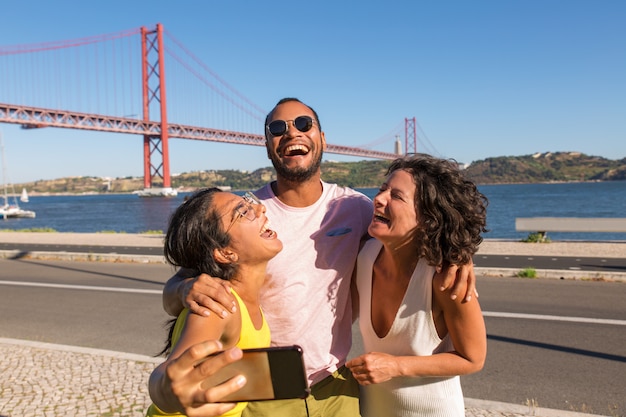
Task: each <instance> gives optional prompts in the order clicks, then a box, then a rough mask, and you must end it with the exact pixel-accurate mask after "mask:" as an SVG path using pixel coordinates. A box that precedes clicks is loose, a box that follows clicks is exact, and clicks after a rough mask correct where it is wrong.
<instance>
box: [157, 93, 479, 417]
mask: <svg viewBox="0 0 626 417" xmlns="http://www.w3.org/2000/svg"><path fill="white" fill-rule="evenodd" d="M265 138H266V150H267V155H268V157H269V159H270V160H271V161H272V165H273V166H274V168H275V170H276V176H277V179H276V181H274V182H271V183H270V184H267V185H266V186H264V187H262V188H261V189H259V190H258V191H257V192H255V194H256V196H257V197H258V199H259V200H260V201H261V202H262V203H263V204H264V205H265V207H266V209H267V214H268V217H269V218H271V219H272V228H273V229H275V230H276V231H277V232H278V234H279V235H280V236H281V239H282V240H283V242H284V248H283V251H282V252H281V253H279V255H278V256H276V257H275V258H274V259H272V260H271V261H270V263H269V264H268V269H267V279H266V282H265V284H264V288H263V289H262V291H261V302H262V305H263V309H264V312H265V316H266V318H267V321H268V323H269V326H270V329H271V331H272V344H273V345H277V346H282V345H292V344H296V345H300V346H301V347H302V349H303V352H304V355H305V356H304V361H305V365H306V367H307V375H308V379H309V383H310V385H311V395H310V396H309V397H308V398H307V399H306V400H304V401H303V400H282V401H266V402H258V403H250V404H249V405H248V408H247V409H246V411H245V413H244V417H245V416H255V417H259V416H272V417H276V416H278V417H280V416H285V417H287V416H288V417H294V416H296V417H297V416H303V417H304V416H320V417H321V416H342V417H343V416H358V415H359V405H358V392H359V388H358V384H356V381H355V380H354V379H353V377H352V375H351V373H350V372H349V371H348V370H347V369H346V368H345V366H344V365H345V362H346V359H347V355H348V353H349V351H350V348H351V343H352V336H351V328H352V321H353V320H352V304H351V296H350V286H351V277H352V271H353V269H354V264H355V261H356V257H357V254H358V251H359V247H360V243H361V241H362V239H363V238H364V237H365V236H366V235H367V227H368V225H369V223H370V220H371V218H372V213H373V208H372V202H371V201H370V200H369V198H367V197H366V196H365V195H363V194H361V193H359V192H356V191H354V190H352V189H350V188H346V187H340V186H338V185H336V184H330V183H326V182H324V181H322V179H321V169H320V166H321V161H322V155H323V152H324V149H325V148H326V138H325V135H324V132H323V131H322V129H321V126H320V122H319V118H318V116H317V113H316V112H315V111H314V110H313V109H312V108H310V107H309V106H307V105H305V104H304V103H302V102H301V101H300V100H298V99H295V98H285V99H282V100H280V101H279V102H278V104H277V105H276V106H275V107H274V109H273V110H272V111H271V112H270V113H269V114H268V116H267V118H266V121H265ZM447 272H448V276H449V277H451V278H452V280H454V273H455V272H456V270H455V269H454V268H451V269H450V270H448V271H447ZM468 273H469V280H468V279H467V275H468ZM193 275H195V274H190V273H189V271H179V273H178V274H177V275H176V276H174V277H172V278H171V279H170V280H169V281H168V283H167V284H166V287H165V289H164V298H163V301H164V307H165V309H166V311H167V312H168V313H170V314H172V315H176V314H178V312H179V311H180V310H181V309H182V307H183V306H182V303H185V305H187V306H188V307H189V308H190V309H191V311H193V312H195V313H197V314H204V315H206V314H209V309H210V310H212V311H213V312H215V313H217V314H219V315H222V316H225V315H226V314H228V312H227V311H229V310H230V309H231V307H230V306H233V305H234V300H233V299H232V296H231V295H230V294H229V292H228V291H226V290H225V289H224V287H223V286H222V282H220V280H216V279H213V278H210V277H208V276H207V275H206V274H202V275H199V276H197V277H193ZM189 277H191V278H189ZM447 279H449V278H447ZM466 280H467V282H468V283H469V286H468V294H469V293H473V282H474V277H473V270H471V268H469V271H467V270H464V272H463V273H462V274H460V275H459V279H457V281H459V283H460V284H464V283H465V281H466ZM444 285H446V284H444ZM188 355H189V356H188V358H187V359H195V358H193V357H192V356H193V352H191V351H190V352H188ZM197 359H199V358H197ZM186 363H193V361H190V360H187V361H186ZM177 371H178V373H179V374H181V375H184V376H181V379H183V378H184V379H185V381H186V382H189V379H191V378H197V380H198V386H199V383H200V381H201V380H202V376H201V375H195V374H194V373H193V371H192V370H190V369H178V370H177ZM176 374H177V372H174V371H172V375H176ZM198 389H199V388H198Z"/></svg>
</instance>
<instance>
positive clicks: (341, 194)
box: [255, 182, 373, 384]
mask: <svg viewBox="0 0 626 417" xmlns="http://www.w3.org/2000/svg"><path fill="white" fill-rule="evenodd" d="M322 187H323V191H322V196H321V197H320V199H319V200H318V201H317V202H315V203H314V204H313V205H311V206H309V207H289V206H287V205H285V204H283V203H282V202H281V201H280V200H278V198H277V197H276V196H275V194H274V192H273V191H272V188H271V186H270V184H268V185H266V186H265V187H263V188H261V189H260V190H258V191H257V192H256V193H255V194H256V196H257V197H258V198H259V199H260V200H261V202H262V203H263V204H264V205H265V207H266V209H267V211H266V214H267V217H268V218H269V220H270V224H271V228H272V229H273V230H275V231H276V232H277V233H278V238H279V239H280V240H282V242H283V250H282V251H281V252H280V253H279V254H278V255H277V256H276V257H275V258H273V259H272V260H271V261H270V262H269V265H268V268H267V272H268V275H267V279H266V282H265V284H264V285H263V288H262V290H261V304H262V307H263V311H264V313H265V317H266V319H267V322H268V323H269V326H270V330H271V333H272V345H274V346H284V345H292V344H296V345H299V346H301V347H302V350H303V352H304V363H305V366H306V370H307V375H308V378H309V383H310V384H314V383H317V382H319V381H321V380H322V379H324V378H326V377H327V376H329V375H331V374H332V373H333V372H334V371H336V370H337V369H338V368H339V367H341V366H342V365H344V363H345V361H346V357H347V355H348V352H349V351H350V347H351V344H352V311H351V309H352V305H351V298H350V279H351V276H352V270H353V269H354V265H355V262H356V257H357V254H358V251H359V242H360V240H361V237H362V236H364V235H365V233H367V227H368V225H369V223H370V221H371V219H372V214H373V209H372V202H371V201H370V199H369V198H367V197H366V196H365V195H364V194H361V193H359V192H357V191H354V190H352V189H350V188H344V187H339V186H337V185H336V184H328V183H325V182H322Z"/></svg>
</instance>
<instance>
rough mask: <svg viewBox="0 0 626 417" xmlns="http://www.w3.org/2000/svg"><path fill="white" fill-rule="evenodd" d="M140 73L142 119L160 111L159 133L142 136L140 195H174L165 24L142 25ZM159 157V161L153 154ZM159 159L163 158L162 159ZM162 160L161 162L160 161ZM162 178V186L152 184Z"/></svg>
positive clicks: (147, 119) (146, 118) (145, 120)
mask: <svg viewBox="0 0 626 417" xmlns="http://www.w3.org/2000/svg"><path fill="white" fill-rule="evenodd" d="M141 74H142V88H143V120H144V122H149V121H150V120H151V119H150V110H151V109H152V110H154V111H155V112H158V113H159V116H160V133H158V134H147V135H144V136H143V185H144V190H143V192H142V193H140V195H141V196H146V197H148V196H164V197H173V196H176V194H177V192H176V191H175V190H172V187H171V180H170V162H169V160H170V155H169V145H168V140H169V133H168V129H169V126H168V123H167V100H166V95H165V60H164V48H163V26H162V25H161V24H160V23H159V24H157V25H156V29H155V30H152V31H148V29H146V28H145V27H142V28H141ZM153 156H157V158H155V159H157V161H153V160H152V157H153ZM159 159H160V161H159ZM159 162H160V163H159ZM155 178H159V179H160V180H161V187H153V185H154V184H153V180H154V179H155Z"/></svg>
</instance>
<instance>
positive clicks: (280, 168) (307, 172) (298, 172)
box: [271, 153, 322, 182]
mask: <svg viewBox="0 0 626 417" xmlns="http://www.w3.org/2000/svg"><path fill="white" fill-rule="evenodd" d="M271 160H272V165H273V166H274V169H275V170H276V174H277V175H278V176H279V177H283V178H284V179H286V180H287V181H292V182H304V181H306V180H308V179H310V178H311V177H312V176H313V175H315V174H316V173H317V170H318V169H319V167H320V165H321V163H322V154H321V153H320V154H319V156H318V157H317V159H315V161H313V164H311V166H310V167H308V168H300V167H298V168H295V169H290V168H286V167H285V166H284V165H283V164H281V161H280V160H279V159H278V158H276V156H275V155H273V154H272V157H271Z"/></svg>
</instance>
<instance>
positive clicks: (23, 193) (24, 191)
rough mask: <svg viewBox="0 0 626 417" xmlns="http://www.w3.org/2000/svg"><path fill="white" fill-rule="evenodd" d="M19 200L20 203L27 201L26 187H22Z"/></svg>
mask: <svg viewBox="0 0 626 417" xmlns="http://www.w3.org/2000/svg"><path fill="white" fill-rule="evenodd" d="M20 201H21V202H22V203H28V191H26V188H22V195H21V196H20Z"/></svg>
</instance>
